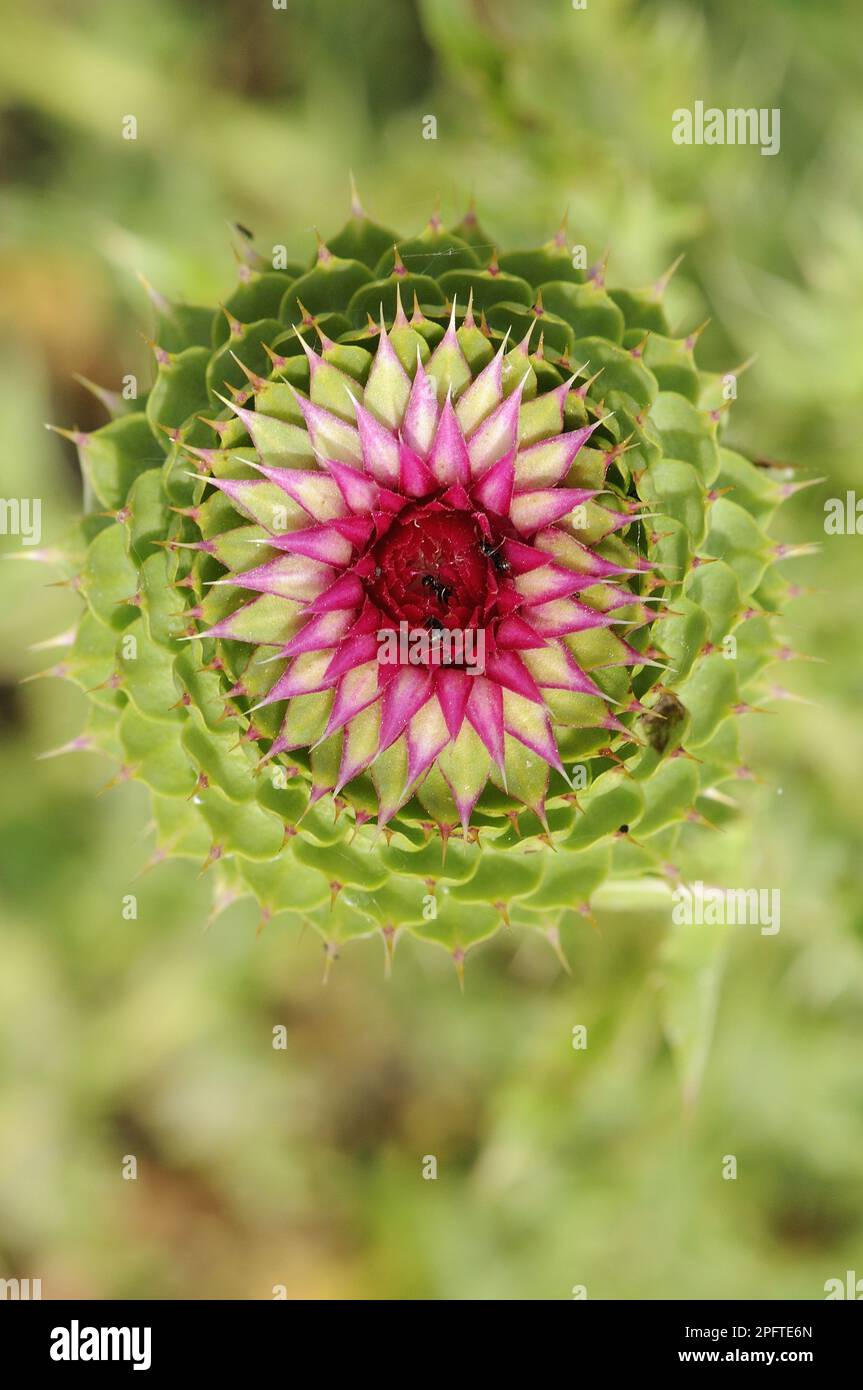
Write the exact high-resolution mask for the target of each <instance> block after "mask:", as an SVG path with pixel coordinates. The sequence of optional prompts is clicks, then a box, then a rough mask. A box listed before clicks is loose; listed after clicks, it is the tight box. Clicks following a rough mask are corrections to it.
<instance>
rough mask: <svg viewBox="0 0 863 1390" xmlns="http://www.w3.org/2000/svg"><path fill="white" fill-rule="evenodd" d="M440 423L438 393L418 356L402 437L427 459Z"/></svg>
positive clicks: (416, 452) (403, 422) (409, 446)
mask: <svg viewBox="0 0 863 1390" xmlns="http://www.w3.org/2000/svg"><path fill="white" fill-rule="evenodd" d="M437 422H438V403H437V391H436V389H435V384H434V382H433V381H432V379H431V377H430V376H429V375H428V374H427V372H426V370H425V367H424V366H423V365H422V362H421V361H420V360H419V354H417V369H416V375H415V376H414V379H413V385H412V386H411V393H410V396H409V397H408V404H407V409H406V410H405V418H404V420H403V421H402V428H401V437H402V439H403V440H404V442H405V444H407V446H408V448H410V449H412V450H413V452H414V453H415V454H419V456H420V458H426V457H427V455H428V452H429V450H430V448H431V446H432V441H433V440H434V437H435V430H436V429H437Z"/></svg>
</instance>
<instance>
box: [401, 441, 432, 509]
mask: <svg viewBox="0 0 863 1390" xmlns="http://www.w3.org/2000/svg"><path fill="white" fill-rule="evenodd" d="M399 466H400V473H399V489H400V491H401V492H403V493H405V494H406V495H407V496H408V497H428V495H429V493H431V492H434V491H435V489H436V488H437V483H436V481H435V477H434V474H433V473H431V472H430V471H429V469H428V468H427V467H426V465H425V464H424V463H423V461H422V459H421V458H420V457H419V455H418V454H415V453H414V451H413V450H412V449H410V448H408V446H407V445H406V444H401V445H400V447H399Z"/></svg>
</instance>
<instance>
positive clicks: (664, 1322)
mask: <svg viewBox="0 0 863 1390" xmlns="http://www.w3.org/2000/svg"><path fill="white" fill-rule="evenodd" d="M526 1302H528V1303H530V1301H529V1300H526ZM351 1306H352V1305H350V1304H344V1303H339V1304H337V1305H336V1306H335V1307H331V1306H327V1305H324V1306H323V1307H322V1306H320V1305H317V1304H313V1303H303V1304H302V1312H301V1313H300V1312H299V1310H298V1306H297V1304H296V1303H291V1302H289V1301H279V1300H276V1301H273V1302H267V1303H264V1302H236V1303H234V1302H223V1303H200V1302H183V1303H163V1302H134V1303H133V1302H123V1303H121V1302H92V1303H84V1302H76V1303H67V1302H51V1301H45V1302H39V1301H29V1302H28V1301H24V1300H21V1301H17V1302H16V1301H6V1302H4V1303H3V1304H2V1305H0V1337H2V1347H3V1352H4V1361H5V1363H6V1365H7V1366H8V1365H9V1364H10V1363H12V1364H15V1365H16V1367H17V1369H18V1372H19V1374H22V1373H23V1374H26V1373H27V1372H29V1371H31V1370H32V1371H35V1372H38V1373H39V1374H40V1375H44V1374H45V1372H46V1371H48V1372H50V1374H51V1377H52V1379H54V1378H56V1379H57V1380H58V1381H60V1380H63V1379H65V1378H67V1377H68V1376H70V1375H82V1374H83V1375H86V1376H88V1377H92V1376H93V1374H94V1373H98V1371H99V1369H104V1368H110V1370H111V1373H112V1374H113V1375H116V1374H117V1372H118V1371H120V1372H123V1371H125V1372H128V1373H129V1374H132V1373H134V1372H138V1373H139V1374H140V1373H144V1374H149V1375H156V1376H159V1375H160V1374H164V1372H166V1371H169V1372H171V1373H174V1372H177V1371H179V1372H183V1371H195V1372H201V1371H204V1372H207V1371H212V1372H214V1373H219V1374H220V1375H225V1374H230V1373H231V1372H248V1371H249V1369H251V1368H255V1369H259V1368H260V1367H261V1366H262V1365H267V1364H272V1365H273V1367H274V1368H275V1367H281V1368H282V1369H283V1370H284V1371H285V1372H286V1373H287V1371H288V1370H289V1368H290V1363H291V1360H292V1358H293V1357H294V1356H295V1355H296V1353H297V1351H298V1350H299V1349H300V1348H302V1352H301V1354H302V1356H303V1359H304V1360H305V1358H306V1357H308V1356H309V1355H320V1356H321V1359H322V1362H323V1363H324V1364H326V1365H327V1366H328V1367H329V1366H331V1365H332V1362H333V1360H334V1359H335V1358H334V1355H333V1353H334V1350H335V1348H338V1347H339V1346H340V1345H341V1346H345V1347H347V1346H348V1345H351V1346H352V1347H353V1350H354V1354H355V1355H356V1351H357V1345H358V1344H357V1343H356V1342H352V1343H350V1344H349V1343H347V1342H346V1341H344V1340H343V1334H344V1332H345V1331H347V1323H349V1322H350V1321H351V1320H352V1319H351ZM375 1306H376V1305H369V1307H368V1308H367V1310H366V1312H365V1314H364V1318H365V1323H364V1326H363V1331H364V1332H365V1334H366V1336H368V1334H369V1333H372V1334H373V1337H374V1338H375V1340H376V1339H377V1338H378V1337H381V1338H385V1339H387V1340H389V1338H390V1337H391V1336H392V1337H397V1335H398V1333H397V1329H396V1327H395V1324H394V1323H393V1320H392V1316H391V1315H387V1314H386V1312H383V1314H382V1325H381V1327H380V1329H379V1330H376V1329H375V1326H374V1324H375V1322H376V1320H377V1314H376V1312H375V1311H374V1310H375ZM531 1306H533V1307H534V1308H536V1304H535V1303H533V1304H532V1305H531ZM545 1306H546V1312H545V1314H544V1315H541V1316H542V1317H543V1320H544V1322H545V1324H546V1327H547V1329H548V1331H550V1332H553V1333H554V1334H559V1333H562V1334H563V1335H564V1336H566V1337H570V1338H572V1339H573V1340H572V1342H570V1343H569V1345H570V1347H575V1348H577V1352H578V1362H579V1365H582V1364H583V1358H587V1357H590V1358H591V1359H592V1360H593V1361H594V1363H596V1362H599V1364H600V1365H602V1366H603V1368H604V1369H605V1370H607V1371H610V1372H614V1371H616V1370H635V1369H638V1370H642V1369H650V1370H657V1371H665V1370H667V1369H669V1368H671V1367H678V1366H679V1367H683V1368H685V1367H695V1368H697V1367H700V1366H705V1365H720V1366H723V1365H724V1366H730V1365H760V1366H764V1367H770V1368H773V1367H777V1366H778V1367H784V1366H788V1365H793V1366H807V1367H809V1368H810V1369H815V1370H816V1371H818V1372H819V1373H820V1374H822V1375H823V1373H824V1372H825V1371H829V1370H834V1369H839V1367H844V1368H848V1372H850V1373H851V1374H854V1368H855V1366H856V1365H857V1363H858V1361H859V1355H860V1333H861V1328H863V1323H861V1319H860V1317H859V1310H858V1309H857V1308H856V1307H848V1306H847V1303H846V1305H845V1306H842V1304H841V1303H840V1302H838V1301H836V1302H834V1301H830V1300H825V1301H824V1302H818V1303H790V1302H764V1303H758V1304H754V1303H751V1302H749V1303H729V1302H721V1303H720V1302H716V1303H708V1302H699V1303H689V1302H676V1303H650V1302H641V1303H625V1302H614V1303H611V1302H609V1303H601V1302H589V1301H587V1300H584V1301H579V1300H574V1301H572V1302H571V1303H569V1305H568V1306H567V1307H566V1309H565V1311H561V1310H560V1309H559V1310H558V1313H554V1312H553V1308H552V1306H551V1305H545ZM399 1307H400V1314H399V1316H400V1318H401V1319H404V1317H405V1311H404V1307H405V1305H401V1304H400V1305H399ZM481 1307H483V1305H479V1306H477V1305H476V1304H471V1305H469V1315H470V1323H469V1324H468V1323H467V1321H466V1323H465V1326H464V1328H462V1329H460V1328H459V1327H458V1325H457V1323H458V1315H457V1314H456V1315H455V1319H454V1322H455V1324H456V1325H454V1323H453V1322H451V1323H450V1324H449V1330H448V1332H447V1333H446V1335H441V1333H442V1329H441V1325H440V1322H439V1321H438V1320H437V1317H436V1308H437V1305H432V1307H431V1308H430V1309H429V1310H428V1312H427V1314H425V1315H424V1314H423V1313H422V1312H421V1310H418V1311H417V1316H418V1317H419V1318H420V1320H421V1321H424V1320H425V1318H426V1317H428V1320H429V1321H428V1336H427V1338H424V1340H423V1343H422V1354H421V1363H420V1364H421V1367H422V1371H423V1374H424V1375H426V1376H427V1374H428V1371H429V1368H430V1367H429V1362H430V1358H431V1359H432V1360H433V1359H434V1358H435V1357H436V1356H437V1357H439V1358H440V1364H441V1369H442V1370H445V1369H446V1368H448V1367H450V1368H451V1366H452V1357H453V1354H454V1345H453V1338H456V1339H457V1341H458V1344H459V1350H458V1360H459V1362H460V1363H463V1362H464V1361H465V1360H468V1359H469V1357H470V1354H471V1351H470V1349H471V1347H475V1349H476V1350H475V1355H476V1357H477V1358H482V1359H483V1360H484V1361H485V1360H486V1359H487V1360H488V1362H489V1363H491V1364H493V1363H494V1360H495V1359H496V1358H495V1343H494V1342H493V1341H490V1340H489V1338H488V1337H487V1336H484V1335H483V1332H484V1326H483V1325H484V1323H485V1318H486V1317H487V1316H489V1315H491V1317H492V1319H494V1314H493V1313H491V1314H489V1313H488V1312H486V1311H484V1310H483V1311H482V1312H480V1308H481ZM538 1312H539V1310H538V1309H537V1313H538ZM537 1313H535V1314H534V1316H536V1315H537ZM558 1314H560V1315H558ZM318 1317H320V1318H321V1326H320V1329H319V1331H316V1329H315V1326H314V1324H315V1323H316V1322H317V1318H318ZM334 1319H338V1320H339V1323H338V1326H339V1327H340V1333H339V1335H337V1336H335V1337H334V1336H333V1334H332V1328H333V1325H334ZM346 1320H347V1321H346ZM327 1327H328V1328H329V1329H330V1331H329V1332H327V1331H326V1328H327ZM468 1327H469V1328H470V1333H469V1335H468ZM402 1328H404V1323H402ZM359 1330H360V1327H359V1324H357V1331H358V1332H359ZM532 1331H533V1329H532V1328H531V1329H525V1333H526V1335H529V1334H530V1333H531V1332H532ZM513 1332H514V1328H513V1326H512V1324H509V1326H508V1330H507V1335H505V1337H504V1338H502V1339H501V1340H500V1342H499V1344H498V1345H499V1346H500V1347H501V1348H504V1347H508V1348H509V1349H510V1351H511V1350H512V1334H513ZM321 1334H324V1335H322V1339H321V1340H320V1341H316V1338H317V1337H318V1336H319V1335H321ZM298 1335H299V1336H302V1337H303V1341H302V1342H299V1341H296V1340H294V1339H295V1338H297V1336H298ZM420 1335H422V1334H420ZM286 1339H290V1340H286ZM372 1344H373V1345H374V1342H373V1343H372ZM525 1346H527V1343H525ZM560 1349H561V1344H560V1343H557V1351H556V1352H555V1353H554V1355H555V1357H557V1356H558V1355H559V1354H560ZM507 1355H509V1352H507ZM366 1369H367V1367H366ZM404 1369H406V1370H407V1369H409V1368H408V1367H405V1368H404ZM353 1371H354V1372H360V1367H359V1365H358V1364H357V1363H354V1366H353ZM848 1372H846V1373H848ZM360 1373H364V1372H360ZM858 1374H859V1371H858Z"/></svg>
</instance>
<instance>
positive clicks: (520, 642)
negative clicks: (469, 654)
mask: <svg viewBox="0 0 863 1390" xmlns="http://www.w3.org/2000/svg"><path fill="white" fill-rule="evenodd" d="M534 611H535V610H534ZM533 616H534V615H533V612H532V613H531V618H533ZM495 641H496V642H497V646H498V650H499V651H514V652H515V651H532V650H533V649H534V648H535V647H544V646H545V637H541V636H540V634H539V633H538V632H537V631H536V630H535V629H534V628H532V627H531V625H530V623H526V622H525V621H524V619H523V618H519V617H518V615H517V614H512V616H511V617H509V618H504V620H503V622H501V623H500V624H499V625H498V629H497V632H496V633H495Z"/></svg>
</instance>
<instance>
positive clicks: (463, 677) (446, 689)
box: [435, 667, 476, 738]
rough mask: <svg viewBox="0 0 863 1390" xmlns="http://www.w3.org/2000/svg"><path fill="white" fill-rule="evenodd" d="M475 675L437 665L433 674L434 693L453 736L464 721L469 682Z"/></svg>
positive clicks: (455, 736)
mask: <svg viewBox="0 0 863 1390" xmlns="http://www.w3.org/2000/svg"><path fill="white" fill-rule="evenodd" d="M474 680H476V676H469V675H467V673H466V672H464V671H458V670H455V669H447V668H446V667H439V668H438V670H437V672H436V674H435V694H436V695H437V697H438V700H439V701H440V707H441V709H442V710H443V717H444V719H445V720H446V726H447V728H448V729H449V731H450V735H451V736H452V737H453V738H458V734H459V730H460V729H461V726H462V723H463V721H464V714H465V709H466V707H467V702H468V696H469V695H470V687H471V682H472V681H474Z"/></svg>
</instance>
